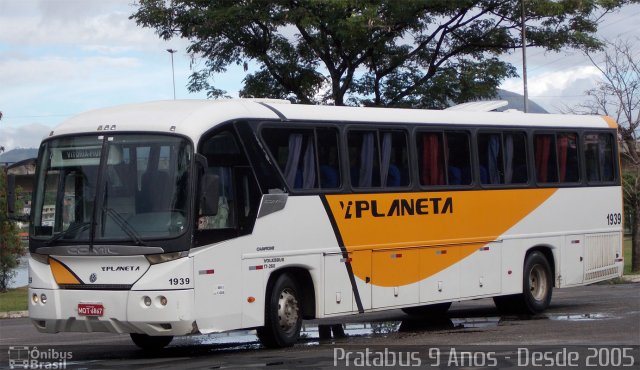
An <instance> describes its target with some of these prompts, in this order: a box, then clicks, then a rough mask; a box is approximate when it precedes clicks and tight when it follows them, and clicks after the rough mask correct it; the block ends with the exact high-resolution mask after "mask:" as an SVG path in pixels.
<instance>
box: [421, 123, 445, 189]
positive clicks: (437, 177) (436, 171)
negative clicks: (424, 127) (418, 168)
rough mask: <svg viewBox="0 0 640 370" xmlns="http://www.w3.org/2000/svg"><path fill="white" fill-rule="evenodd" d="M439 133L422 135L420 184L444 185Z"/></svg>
mask: <svg viewBox="0 0 640 370" xmlns="http://www.w3.org/2000/svg"><path fill="white" fill-rule="evenodd" d="M439 139H440V134H438V133H430V134H423V135H422V176H421V180H422V184H423V185H444V166H443V165H442V162H443V161H442V158H441V156H440V153H441V152H442V151H441V149H440V140H439Z"/></svg>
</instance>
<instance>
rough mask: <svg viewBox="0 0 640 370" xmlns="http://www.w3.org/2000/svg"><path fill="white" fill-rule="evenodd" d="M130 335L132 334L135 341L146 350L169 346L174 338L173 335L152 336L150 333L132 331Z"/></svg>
mask: <svg viewBox="0 0 640 370" xmlns="http://www.w3.org/2000/svg"><path fill="white" fill-rule="evenodd" d="M129 335H130V336H131V340H132V341H133V343H135V344H136V346H138V347H140V348H141V349H143V350H145V351H153V350H157V349H162V348H164V347H166V346H168V345H169V343H171V341H172V340H173V336H159V337H152V336H150V335H146V334H136V333H131V334H129Z"/></svg>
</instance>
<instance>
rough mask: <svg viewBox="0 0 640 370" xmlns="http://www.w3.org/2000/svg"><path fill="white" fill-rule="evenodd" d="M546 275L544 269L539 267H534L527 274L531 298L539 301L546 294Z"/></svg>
mask: <svg viewBox="0 0 640 370" xmlns="http://www.w3.org/2000/svg"><path fill="white" fill-rule="evenodd" d="M547 289H548V287H547V275H546V272H545V270H544V268H543V267H542V266H541V265H534V266H533V268H532V269H531V272H530V273H529V290H530V292H531V296H532V297H533V298H534V299H535V300H537V301H541V300H543V299H544V297H545V295H546V294H547Z"/></svg>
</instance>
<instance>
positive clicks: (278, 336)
mask: <svg viewBox="0 0 640 370" xmlns="http://www.w3.org/2000/svg"><path fill="white" fill-rule="evenodd" d="M300 297H301V295H300V290H299V288H298V285H297V284H296V283H295V281H294V280H293V279H292V278H291V276H290V275H289V274H286V273H285V274H282V275H280V276H278V277H277V278H276V280H275V282H274V283H273V285H272V286H271V289H270V290H269V292H268V293H267V302H265V317H264V326H263V327H260V328H258V330H257V332H258V339H260V342H262V344H263V345H264V346H265V347H269V348H281V347H290V346H292V345H294V344H295V343H296V342H297V341H298V336H299V335H300V327H301V326H302V312H301V307H302V301H301V298H300Z"/></svg>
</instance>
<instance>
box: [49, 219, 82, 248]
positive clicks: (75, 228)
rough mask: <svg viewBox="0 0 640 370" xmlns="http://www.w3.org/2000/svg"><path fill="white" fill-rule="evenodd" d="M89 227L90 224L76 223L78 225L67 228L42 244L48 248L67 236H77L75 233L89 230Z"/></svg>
mask: <svg viewBox="0 0 640 370" xmlns="http://www.w3.org/2000/svg"><path fill="white" fill-rule="evenodd" d="M89 226H91V222H78V223H75V224H73V225H71V226H69V228H67V229H66V230H64V231H63V232H61V233H58V234H56V235H54V236H52V237H51V239H49V240H47V242H46V243H45V244H44V246H45V247H48V246H50V245H51V244H53V243H55V242H56V241H58V240H60V239H62V238H64V237H65V236H67V235H73V234H77V233H80V232H83V231H84V230H86V229H87V228H89Z"/></svg>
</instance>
